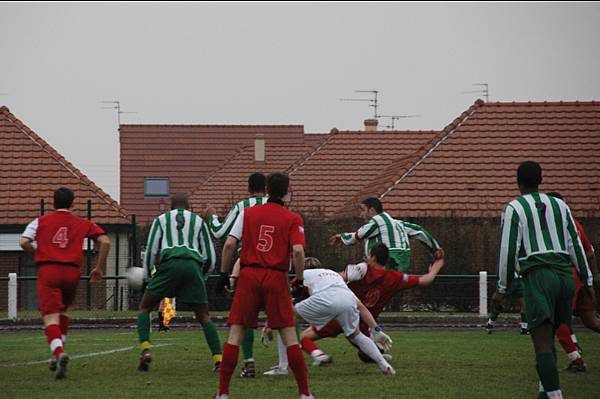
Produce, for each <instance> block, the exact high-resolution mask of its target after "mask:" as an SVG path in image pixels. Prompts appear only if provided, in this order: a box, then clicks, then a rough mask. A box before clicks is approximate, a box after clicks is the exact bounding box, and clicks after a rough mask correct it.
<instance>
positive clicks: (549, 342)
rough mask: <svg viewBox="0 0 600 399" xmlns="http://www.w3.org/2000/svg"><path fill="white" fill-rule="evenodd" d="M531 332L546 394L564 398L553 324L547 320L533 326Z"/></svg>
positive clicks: (537, 366) (538, 368)
mask: <svg viewBox="0 0 600 399" xmlns="http://www.w3.org/2000/svg"><path fill="white" fill-rule="evenodd" d="M530 333H531V340H532V341H533V348H534V350H535V357H536V370H537V373H538V376H539V378H540V382H541V384H542V385H541V386H542V387H543V388H544V391H545V394H546V395H547V397H548V398H549V399H562V392H561V390H560V382H559V376H558V370H557V368H556V352H555V349H554V333H553V326H552V324H551V323H550V322H549V321H546V322H544V323H542V324H540V325H539V326H537V327H535V328H533V329H532V330H531V331H530ZM541 395H542V394H541ZM540 397H544V396H540Z"/></svg>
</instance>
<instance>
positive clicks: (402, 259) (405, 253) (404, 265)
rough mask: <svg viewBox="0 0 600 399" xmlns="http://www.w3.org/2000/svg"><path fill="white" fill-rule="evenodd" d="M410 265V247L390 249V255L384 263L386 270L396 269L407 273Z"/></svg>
mask: <svg viewBox="0 0 600 399" xmlns="http://www.w3.org/2000/svg"><path fill="white" fill-rule="evenodd" d="M409 267H410V249H409V250H401V249H392V250H390V256H389V258H388V261H387V263H386V265H385V268H386V269H387V270H396V271H399V272H402V273H407V272H408V269H409Z"/></svg>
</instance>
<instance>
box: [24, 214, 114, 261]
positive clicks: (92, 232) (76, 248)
mask: <svg viewBox="0 0 600 399" xmlns="http://www.w3.org/2000/svg"><path fill="white" fill-rule="evenodd" d="M102 234H104V230H102V229H101V228H100V227H98V225H96V224H95V223H92V222H90V221H89V220H87V219H82V218H80V217H78V216H75V215H73V214H72V213H71V212H69V211H63V210H59V211H56V212H52V213H49V214H48V215H44V216H42V217H40V218H38V219H35V220H34V221H33V222H31V223H29V225H28V226H27V228H26V229H25V232H23V237H26V238H29V239H30V240H32V241H36V242H37V249H36V251H35V263H36V264H37V265H39V264H43V263H54V264H68V265H73V266H81V264H82V261H83V240H85V239H86V238H96V237H98V236H99V235H102Z"/></svg>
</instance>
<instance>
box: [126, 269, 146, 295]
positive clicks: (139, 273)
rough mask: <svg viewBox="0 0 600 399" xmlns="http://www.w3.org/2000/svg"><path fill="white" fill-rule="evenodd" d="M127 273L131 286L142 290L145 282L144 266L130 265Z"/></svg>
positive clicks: (136, 289)
mask: <svg viewBox="0 0 600 399" xmlns="http://www.w3.org/2000/svg"><path fill="white" fill-rule="evenodd" d="M126 274H127V282H128V283H129V288H131V289H133V290H135V291H141V290H142V285H143V284H144V269H143V268H142V267H130V268H128V269H127V273H126Z"/></svg>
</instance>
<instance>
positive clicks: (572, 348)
mask: <svg viewBox="0 0 600 399" xmlns="http://www.w3.org/2000/svg"><path fill="white" fill-rule="evenodd" d="M548 195H551V196H553V197H556V198H559V199H563V197H562V195H560V193H556V192H554V193H548ZM574 222H575V228H576V229H577V234H578V235H579V238H580V239H581V244H582V245H583V249H584V250H585V255H586V257H587V260H588V265H589V268H590V271H591V273H592V275H593V276H594V286H595V287H598V284H599V283H600V275H599V274H598V268H597V266H596V256H595V253H594V247H593V246H592V243H591V242H590V240H589V239H588V237H587V235H586V234H585V230H584V229H583V226H582V225H581V224H580V223H579V222H578V221H577V220H574ZM573 278H574V279H575V296H574V297H573V315H575V316H579V317H580V318H581V321H582V322H583V325H584V326H586V327H587V328H589V329H590V330H592V331H595V332H597V333H600V319H599V318H598V316H596V310H595V300H596V298H595V297H594V296H593V295H591V296H590V295H589V294H588V292H587V291H586V290H584V289H583V284H581V279H580V278H579V275H578V274H577V270H576V269H575V268H573ZM556 337H557V338H558V342H559V343H560V345H561V346H562V347H563V349H564V351H565V353H566V354H567V357H568V358H569V360H570V363H569V365H568V366H567V367H566V368H565V371H571V372H574V373H576V372H580V371H586V370H587V366H586V364H585V362H584V360H583V357H582V356H581V348H580V347H579V345H578V344H577V338H576V337H575V334H574V333H573V330H572V328H571V326H569V325H567V324H561V325H560V326H559V327H558V330H556Z"/></svg>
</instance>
